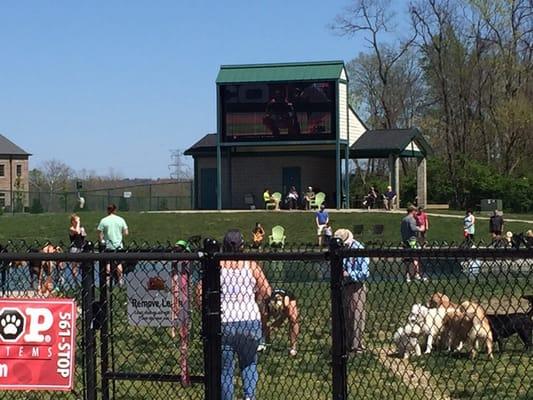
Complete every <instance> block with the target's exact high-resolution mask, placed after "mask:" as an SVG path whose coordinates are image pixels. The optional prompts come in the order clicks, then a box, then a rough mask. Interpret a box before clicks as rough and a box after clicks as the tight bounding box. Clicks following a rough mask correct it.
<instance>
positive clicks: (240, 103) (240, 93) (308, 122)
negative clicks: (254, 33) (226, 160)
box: [220, 82, 336, 141]
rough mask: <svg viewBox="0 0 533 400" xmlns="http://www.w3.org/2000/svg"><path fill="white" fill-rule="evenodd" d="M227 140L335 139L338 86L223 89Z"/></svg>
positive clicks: (304, 84)
mask: <svg viewBox="0 0 533 400" xmlns="http://www.w3.org/2000/svg"><path fill="white" fill-rule="evenodd" d="M220 98H221V103H220V104H221V107H222V113H221V117H222V138H223V140H224V141H254V140H306V139H311V140H313V139H314V140H317V139H333V138H334V134H335V104H336V101H335V83H334V82H290V83H283V84H240V85H223V86H221V87H220Z"/></svg>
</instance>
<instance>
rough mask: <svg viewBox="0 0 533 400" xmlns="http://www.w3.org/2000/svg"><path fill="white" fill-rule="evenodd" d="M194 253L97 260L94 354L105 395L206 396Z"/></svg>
mask: <svg viewBox="0 0 533 400" xmlns="http://www.w3.org/2000/svg"><path fill="white" fill-rule="evenodd" d="M169 255H170V254H169ZM126 256H133V254H126ZM194 257H195V256H194V255H191V256H190V258H191V259H190V260H181V261H177V260H174V261H171V260H168V261H155V260H152V261H146V260H144V261H143V260H135V259H134V258H129V259H128V261H126V262H121V264H119V263H120V261H111V262H107V261H102V262H100V263H99V268H98V269H99V273H98V276H97V277H95V279H97V280H98V282H96V283H97V284H96V285H94V286H96V287H98V288H99V289H98V291H97V293H94V295H95V300H96V301H95V303H94V304H95V307H93V309H92V312H93V313H94V317H95V318H94V321H95V325H99V326H95V328H98V329H99V331H100V344H99V354H97V355H95V356H94V357H93V359H95V360H98V363H99V365H98V366H97V368H98V369H99V374H100V382H97V383H98V385H99V386H100V387H101V393H102V399H103V400H107V399H126V398H127V399H132V400H133V399H139V400H141V399H148V398H149V399H154V400H158V399H161V400H163V399H169V398H187V399H203V398H204V397H205V396H204V376H203V371H204V362H203V345H202V338H201V311H200V309H199V308H198V302H197V300H195V298H194V296H195V292H196V290H195V287H196V285H198V284H199V282H200V281H201V264H200V263H199V262H197V261H195V260H193V258H194ZM109 268H110V270H111V272H112V278H111V279H110V278H109V274H108V272H107V271H108V269H109ZM120 268H122V269H123V272H124V274H123V276H121V274H120V272H119V270H120ZM87 286H88V285H87ZM94 286H93V287H94ZM91 295H92V294H89V296H91ZM87 381H88V383H89V382H90V377H88V378H87Z"/></svg>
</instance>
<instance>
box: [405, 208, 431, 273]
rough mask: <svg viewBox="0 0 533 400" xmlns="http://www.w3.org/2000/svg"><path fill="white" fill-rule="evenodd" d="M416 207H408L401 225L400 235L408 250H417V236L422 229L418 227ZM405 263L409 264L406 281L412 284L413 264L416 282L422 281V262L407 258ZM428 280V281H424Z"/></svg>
mask: <svg viewBox="0 0 533 400" xmlns="http://www.w3.org/2000/svg"><path fill="white" fill-rule="evenodd" d="M415 214H416V207H415V206H409V207H407V215H406V216H405V217H404V218H403V219H402V223H401V225H400V234H401V237H402V245H403V247H404V248H406V249H416V248H417V240H416V238H417V234H418V232H421V230H422V228H421V227H419V226H417V224H416V219H415ZM404 261H405V262H406V264H407V268H406V269H407V270H406V275H405V279H406V281H407V282H411V273H410V269H411V264H412V265H413V275H412V276H413V277H414V279H416V280H421V279H422V277H421V275H420V261H419V260H418V259H417V258H412V259H411V258H406V259H404ZM424 280H427V279H424Z"/></svg>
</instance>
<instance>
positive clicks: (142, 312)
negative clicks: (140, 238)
mask: <svg viewBox="0 0 533 400" xmlns="http://www.w3.org/2000/svg"><path fill="white" fill-rule="evenodd" d="M170 288H171V280H170V273H169V271H164V270H159V271H157V270H150V271H142V270H138V269H136V270H135V271H134V272H130V273H129V274H126V289H127V294H128V321H129V323H130V325H134V326H152V327H169V326H171V325H172V321H171V312H172V309H171V306H172V296H171V290H170Z"/></svg>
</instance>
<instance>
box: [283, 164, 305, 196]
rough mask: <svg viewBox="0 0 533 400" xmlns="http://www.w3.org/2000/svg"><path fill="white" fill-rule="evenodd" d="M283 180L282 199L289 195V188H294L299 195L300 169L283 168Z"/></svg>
mask: <svg viewBox="0 0 533 400" xmlns="http://www.w3.org/2000/svg"><path fill="white" fill-rule="evenodd" d="M282 173H283V180H282V182H283V183H282V185H283V186H282V190H283V193H282V194H283V197H285V196H286V195H287V193H289V189H290V188H291V186H295V187H296V190H297V191H298V194H301V185H300V175H301V174H300V173H301V169H300V167H285V168H283V172H282Z"/></svg>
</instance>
